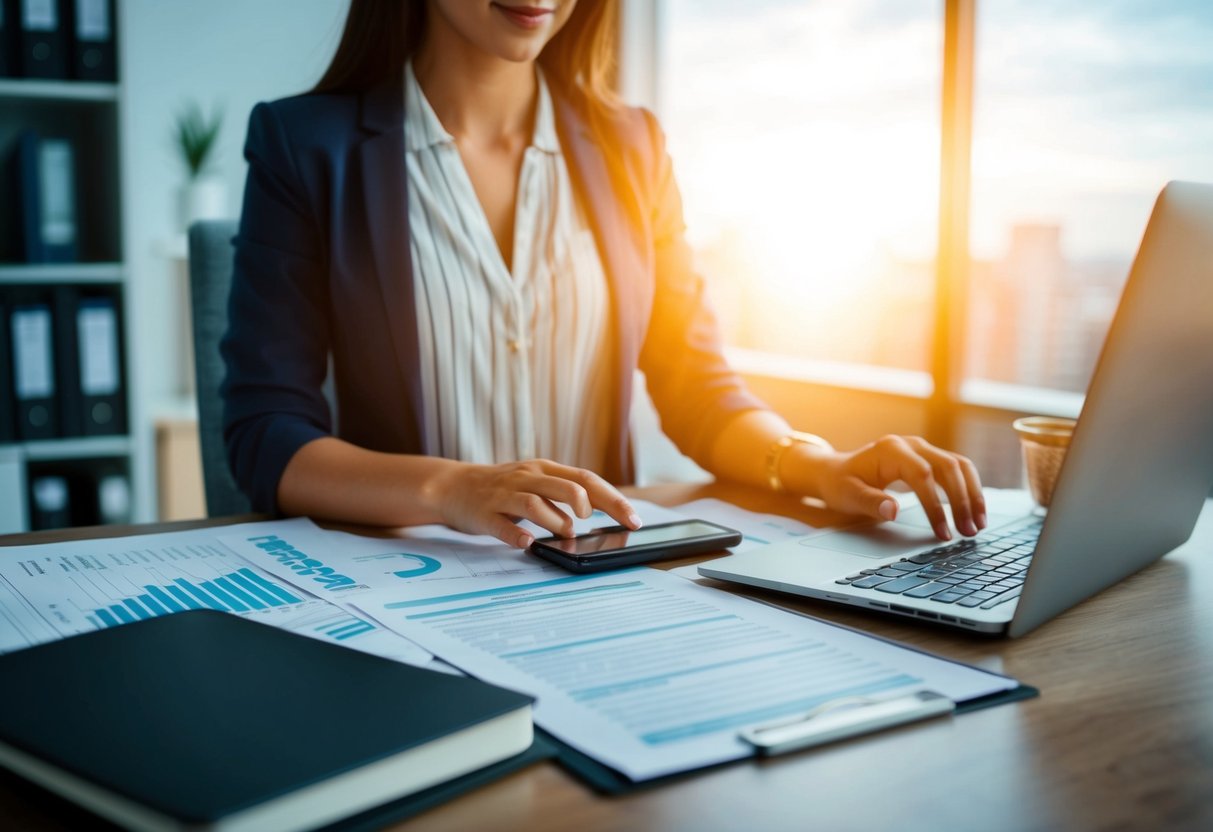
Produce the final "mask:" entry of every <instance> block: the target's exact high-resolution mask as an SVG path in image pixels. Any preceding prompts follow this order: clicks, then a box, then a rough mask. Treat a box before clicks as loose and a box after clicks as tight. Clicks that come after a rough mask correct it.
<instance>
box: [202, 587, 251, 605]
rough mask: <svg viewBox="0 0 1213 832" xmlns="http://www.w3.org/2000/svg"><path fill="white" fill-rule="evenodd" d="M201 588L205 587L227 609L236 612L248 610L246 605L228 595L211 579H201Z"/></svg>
mask: <svg viewBox="0 0 1213 832" xmlns="http://www.w3.org/2000/svg"><path fill="white" fill-rule="evenodd" d="M202 588H203V589H205V590H206V591H207V592H208V593H209V594H210V596H211V597H212V598H214V599H216V600H217V601H218V602H219V603H220V604H223V605H224V606H226V607H227V608H228V609H229V610H235V611H236V612H248V607H246V606H245V605H244V604H242V603H240V602H239V601H237V600H236V599H235V598H233V597H232V596H230V595H228V594H227V593H226V592H224V591H223V590H222V589H220V588H219V587H217V586H215V584H214V583H213V582H211V581H203V582H202Z"/></svg>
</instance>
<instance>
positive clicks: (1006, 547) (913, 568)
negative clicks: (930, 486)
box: [834, 518, 1042, 610]
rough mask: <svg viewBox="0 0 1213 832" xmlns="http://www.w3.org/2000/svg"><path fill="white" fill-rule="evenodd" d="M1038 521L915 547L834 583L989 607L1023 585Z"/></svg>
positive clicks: (1015, 594)
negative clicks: (893, 560) (906, 554)
mask: <svg viewBox="0 0 1213 832" xmlns="http://www.w3.org/2000/svg"><path fill="white" fill-rule="evenodd" d="M1041 522H1042V520H1041V519H1040V518H1031V519H1029V520H1026V521H1024V522H1023V523H1021V524H1018V525H1015V526H1012V527H1010V528H1002V529H999V530H998V531H997V532H994V533H993V534H987V535H979V536H978V537H974V538H965V539H964V540H960V541H958V542H956V543H950V544H948V545H946V546H940V547H938V548H935V549H930V550H929V551H926V552H919V553H918V554H916V555H912V556H910V557H908V558H902V559H901V560H899V561H897V562H896V563H888V564H885V565H884V566H882V567H880V568H879V569H864V570H863V571H861V572H856V573H855V574H854V575H847V576H846V577H845V578H839V579H838V580H837V581H835V582H834V583H836V584H845V585H848V586H853V587H856V588H858V589H875V590H876V591H878V592H887V593H889V594H890V595H904V596H905V597H906V598H929V599H931V600H932V601H937V602H939V603H941V604H956V605H957V606H958V607H980V608H981V609H983V610H988V609H993V608H994V607H996V606H998V605H999V604H1005V603H1006V602H1007V601H1010V600H1012V599H1015V598H1018V597H1019V593H1020V592H1021V591H1022V590H1023V582H1024V579H1025V578H1026V576H1027V569H1028V565H1029V564H1030V563H1031V562H1032V552H1033V551H1035V549H1036V541H1037V539H1038V538H1039V537H1040V526H1041Z"/></svg>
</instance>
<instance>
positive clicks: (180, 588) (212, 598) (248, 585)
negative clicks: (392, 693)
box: [92, 569, 375, 639]
mask: <svg viewBox="0 0 1213 832" xmlns="http://www.w3.org/2000/svg"><path fill="white" fill-rule="evenodd" d="M143 589H144V590H145V592H146V594H143V595H136V596H135V597H133V598H124V599H122V602H121V603H118V604H112V605H110V606H109V607H106V608H105V609H97V610H93V611H92V612H93V615H94V616H95V619H94V623H95V624H97V626H99V627H117V626H118V625H120V624H130V623H132V622H134V621H138V620H141V619H145V618H155V617H156V616H160V615H168V614H170V613H174V612H182V611H183V610H201V609H211V610H219V611H220V612H246V611H248V610H263V609H266V608H267V607H281V606H283V605H285V604H297V603H299V602H300V601H301V600H303V599H301V598H298V597H296V596H295V595H293V594H291V593H290V592H288V591H286V590H285V589H283V588H282V587H279V586H275V585H274V584H273V583H272V582H270V581H267V580H266V579H265V578H263V577H261V576H260V575H258V574H257V573H256V572H254V571H253V570H251V569H240V570H238V571H236V572H229V573H228V574H226V575H224V576H222V577H218V578H213V579H211V580H200V581H198V582H197V583H194V582H192V581H187V580H184V579H182V578H174V579H173V582H172V583H171V584H167V585H165V586H154V585H151V584H149V585H147V586H144V587H143ZM317 629H321V628H317ZM327 629H332V630H337V631H339V632H334V633H330V635H332V636H333V637H334V638H337V639H346V638H351V637H352V636H356V635H359V634H361V633H364V632H367V631H369V630H373V629H375V628H374V626H373V625H370V624H367V623H366V622H364V621H356V620H355V619H350V618H346V619H343V620H342V621H341V622H340V624H339V625H337V626H335V627H330V628H327Z"/></svg>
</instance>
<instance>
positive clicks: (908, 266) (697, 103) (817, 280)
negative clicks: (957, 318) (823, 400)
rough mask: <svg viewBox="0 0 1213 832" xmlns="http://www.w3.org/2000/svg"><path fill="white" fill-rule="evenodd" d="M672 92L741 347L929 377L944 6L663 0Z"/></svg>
mask: <svg viewBox="0 0 1213 832" xmlns="http://www.w3.org/2000/svg"><path fill="white" fill-rule="evenodd" d="M663 11H664V15H663V18H664V20H663V24H664V25H663V27H662V32H663V35H664V36H663V38H662V40H661V43H660V47H659V51H660V54H661V62H660V67H659V70H658V71H659V80H660V84H659V96H660V97H659V101H660V110H661V115H662V121H663V125H664V127H665V129H666V132H667V134H668V138H669V147H670V152H671V155H672V156H673V159H674V168H675V174H676V175H677V177H678V181H679V184H680V186H681V188H682V191H683V203H684V209H685V212H686V219H687V224H688V237H689V239H690V241H691V244H692V246H693V247H694V249H695V252H696V256H697V259H698V266H699V268H700V270H701V271H702V272H703V273H704V274H705V276H706V277H707V279H708V280H709V281H710V282H711V285H712V294H713V297H714V299H715V301H716V306H717V307H718V309H719V310H720V313H721V318H722V323H723V324H724V327H725V330H726V338H727V339H728V341H729V343H730V344H731V345H733V346H737V347H745V348H750V349H756V350H764V351H769V352H776V353H783V354H792V355H797V356H803V357H810V358H814V359H820V360H829V361H846V362H858V363H866V364H877V365H882V366H885V367H898V368H904V369H909V370H919V371H921V370H925V369H926V367H927V364H928V350H929V346H928V345H929V343H930V331H929V327H930V322H931V318H932V309H933V303H934V300H933V298H934V289H933V287H934V283H935V278H934V262H933V261H934V252H935V245H936V237H937V213H938V190H939V98H940V72H941V55H942V37H943V32H942V27H941V26H940V20H941V15H940V6H939V4H938V2H925V0H917V1H916V2H908V0H881V2H874V3H863V4H859V3H849V2H848V3H838V2H831V1H830V0H813V2H806V0H761V2H749V3H722V2H707V0H668V2H666V3H665V4H664V6H663Z"/></svg>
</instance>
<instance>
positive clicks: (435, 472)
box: [418, 457, 472, 520]
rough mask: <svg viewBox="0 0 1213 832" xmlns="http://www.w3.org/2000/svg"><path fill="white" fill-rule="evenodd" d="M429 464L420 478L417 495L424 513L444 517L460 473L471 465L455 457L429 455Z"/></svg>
mask: <svg viewBox="0 0 1213 832" xmlns="http://www.w3.org/2000/svg"><path fill="white" fill-rule="evenodd" d="M428 462H429V463H430V465H429V466H428V468H429V469H428V470H427V471H426V474H425V476H424V477H423V478H422V482H421V488H420V490H419V493H418V496H419V497H420V501H421V505H422V506H423V507H424V509H425V513H426V514H428V515H430V516H432V517H435V518H438V519H439V520H440V519H441V518H443V517H445V516H446V515H445V511H444V508H445V507H446V506H448V505H450V497H451V495H452V494H454V493H456V489H457V488H458V485H457V483H458V481H459V479H460V475H461V474H462V473H463V472H464V471H466V470H467V469H468V468H470V467H472V466H471V463H469V462H460V461H459V460H456V459H445V458H443V457H430V458H429V459H428Z"/></svg>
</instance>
